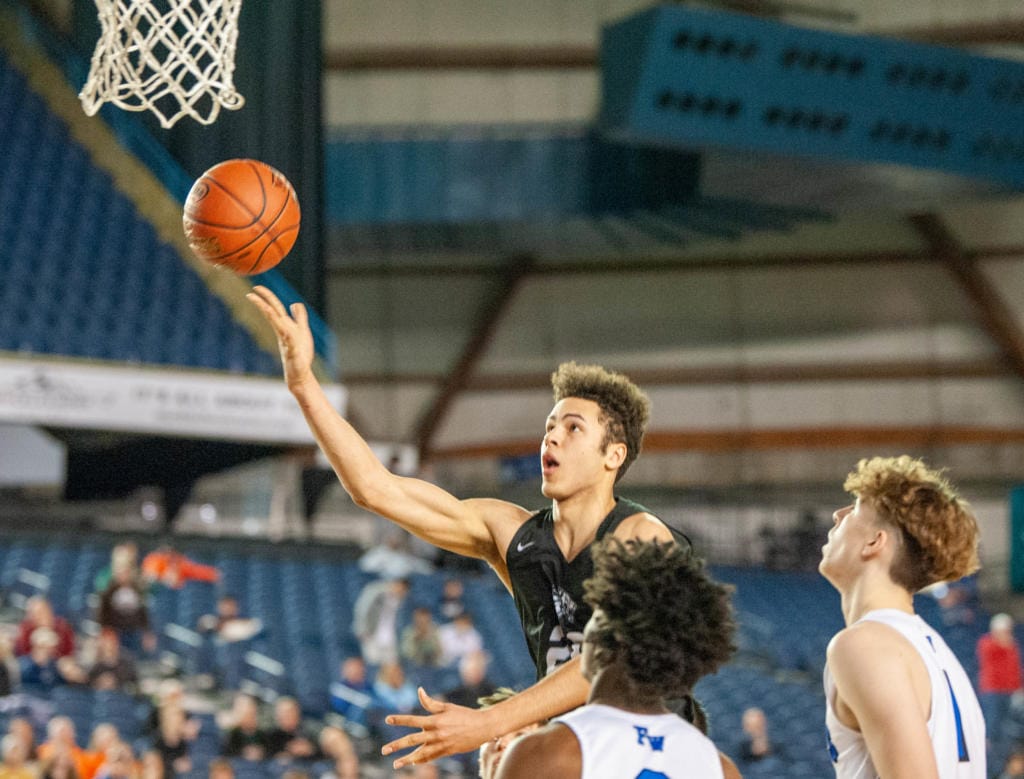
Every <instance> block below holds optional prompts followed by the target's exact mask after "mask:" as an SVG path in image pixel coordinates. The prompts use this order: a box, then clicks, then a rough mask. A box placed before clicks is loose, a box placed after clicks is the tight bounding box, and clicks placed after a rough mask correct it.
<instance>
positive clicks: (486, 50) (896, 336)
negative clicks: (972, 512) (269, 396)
mask: <svg viewBox="0 0 1024 779" xmlns="http://www.w3.org/2000/svg"><path fill="white" fill-rule="evenodd" d="M342 5H346V4H344V3H343V4H342ZM620 5H621V4H620ZM625 5H635V4H625ZM741 5H742V4H741ZM747 5H756V6H758V8H759V10H764V8H765V7H766V6H765V5H764V4H747ZM780 5H782V6H786V8H788V9H789V10H792V9H793V8H795V6H794V5H793V4H789V5H786V4H780ZM858 5H863V6H866V5H868V4H866V3H863V4H858V3H852V2H851V3H833V4H826V3H807V4H803V5H802V6H801V9H802V10H803V11H804V12H807V13H805V14H804V16H805V18H806V17H807V16H808V15H809V16H811V17H813V21H814V22H815V23H829V24H832V23H837V24H840V25H842V24H851V23H854V22H851V20H852V19H855V18H856V15H855V14H854V15H852V16H851V13H852V12H848V8H849V7H852V6H858ZM346 7H347V8H349V9H351V7H352V4H351V3H349V4H347V6H346ZM773 7H774V6H773ZM837 9H838V10H837ZM844 9H847V10H844ZM617 10H618V11H622V10H623V9H622V8H618V9H617ZM627 10H628V9H627ZM745 10H751V9H750V8H747V9H745ZM876 10H877V9H876ZM823 20H824V21H823ZM1019 21H1021V22H1022V23H1024V19H1022V20H1019ZM870 26H871V25H870V24H861V25H860V27H861V28H863V27H870ZM875 26H876V27H888V28H891V27H892V25H885V24H881V23H879V24H878V25H875ZM1022 30H1024V27H1022V25H1021V24H1017V23H1016V22H1014V23H1012V24H1008V23H1000V24H995V23H992V22H989V21H984V20H982V21H977V20H973V21H972V20H970V19H965V20H963V21H962V22H958V23H956V24H952V23H948V22H946V23H942V24H934V23H931V22H930V21H928V20H924V21H921V20H918V21H917V22H915V23H913V24H910V23H904V24H903V29H902V30H901V31H900V34H902V35H906V36H907V37H913V38H915V39H926V40H939V41H942V42H963V43H965V44H970V45H974V46H977V45H980V44H992V43H998V44H1000V46H1002V47H1003V48H1002V49H1001V50H1000V51H1001V52H1002V53H1006V52H1015V51H1016V49H1015V48H1014V47H1015V46H1016V45H1017V44H1018V43H1019V41H1020V40H1021V37H1022V35H1021V33H1022ZM583 38H585V36H582V37H581V39H580V40H582V39H583ZM559 51H560V52H561V54H558V52H559ZM556 54H558V56H560V57H561V61H558V57H556ZM332 56H333V58H334V59H333V64H332V67H333V68H334V73H335V76H339V74H340V77H342V78H344V77H345V75H346V74H348V75H349V76H352V77H353V78H355V79H362V78H364V77H365V76H366V73H367V72H373V73H374V77H375V78H378V79H380V78H386V77H388V74H392V75H395V77H396V78H399V79H400V78H404V77H408V76H409V74H410V73H414V74H415V75H416V77H419V76H421V75H426V74H430V73H434V72H442V73H446V74H449V75H450V74H451V73H452V72H453V71H454V72H457V71H458V70H459V69H460V68H461V67H465V68H467V69H470V70H474V72H478V71H479V70H480V69H481V68H484V69H485V70H488V71H493V72H500V71H502V69H512V70H517V69H518V70H520V71H522V70H523V69H527V70H528V69H530V68H531V67H534V66H536V67H540V68H541V69H543V68H563V69H568V70H572V71H574V72H579V71H582V70H585V69H586V68H588V67H589V68H592V67H593V62H594V57H593V48H592V46H591V47H590V48H588V44H587V43H586V41H585V40H583V42H582V43H580V42H579V40H577V45H576V46H575V47H568V48H566V47H562V48H561V49H558V48H557V47H556V48H551V47H548V48H543V47H542V48H537V47H530V46H502V45H498V44H495V45H494V46H490V47H488V46H476V47H473V46H470V47H466V46H464V45H452V46H449V47H447V48H445V47H438V46H433V47H430V46H427V47H417V46H404V47H403V46H397V45H395V43H394V40H393V39H391V40H389V41H385V42H383V43H381V44H380V45H379V46H377V47H376V48H375V47H374V46H373V45H363V46H362V47H361V48H358V49H356V48H355V47H353V46H351V45H350V46H349V49H348V53H347V54H346V49H345V48H344V47H343V46H342V47H339V48H338V49H336V50H335V52H334V54H333V55H332V54H331V52H330V51H329V52H328V57H329V61H330V58H331V57H332ZM431 58H433V59H431ZM531 58H534V59H531ZM545 58H547V59H545ZM588 58H589V59H588ZM549 60H550V61H549ZM401 74H405V75H404V76H402V75H401ZM353 89H354V87H353V86H352V85H349V86H348V87H345V88H344V89H341V91H345V92H346V93H347V94H352V93H353V92H352V90H353ZM329 91H330V90H329ZM341 121H342V123H344V120H343V118H342V120H341ZM695 150H696V151H699V152H700V153H701V155H702V166H703V173H702V186H701V192H702V195H703V196H705V197H706V198H708V199H710V200H715V199H721V200H724V201H727V202H731V203H743V202H747V203H750V204H751V205H752V207H754V208H758V209H772V208H777V209H779V213H780V214H785V215H786V216H785V217H784V218H782V219H780V220H778V223H773V222H772V221H771V220H767V221H766V220H757V219H752V220H751V221H750V222H749V223H747V224H741V225H740V227H741V229H739V230H738V231H737V233H736V234H732V235H728V236H721V237H707V236H705V237H703V238H702V239H701V240H697V241H693V240H691V241H688V242H686V244H685V245H683V246H680V245H677V244H673V242H672V241H666V240H662V239H660V238H659V236H658V235H657V233H654V234H652V233H651V231H649V230H645V229H643V226H642V225H640V226H638V225H637V224H635V223H632V222H631V221H630V220H628V219H621V220H615V219H609V220H603V222H600V221H599V222H598V223H595V222H594V221H589V222H579V223H571V222H570V223H560V224H557V225H553V226H549V228H548V229H547V231H546V234H544V235H541V236H536V235H534V234H532V233H529V232H526V231H517V230H516V229H515V226H514V225H513V226H512V228H511V229H509V228H508V226H506V227H505V228H504V229H500V228H497V227H496V228H494V229H493V231H492V232H491V233H485V234H484V235H482V236H481V234H480V232H479V231H477V232H476V233H474V234H472V235H468V236H467V235H463V234H460V233H459V232H458V231H452V230H449V231H447V232H446V233H443V234H440V236H439V237H438V236H435V238H436V240H423V236H422V235H421V236H419V238H417V236H416V234H415V232H410V231H408V230H407V231H405V232H404V233H403V232H401V231H391V232H389V233H387V234H386V235H377V234H373V233H372V232H371V233H363V234H362V235H359V236H354V235H351V234H349V235H347V236H341V237H339V236H335V237H334V239H333V240H334V241H335V243H334V245H335V246H340V247H343V251H340V252H337V253H336V254H335V255H332V257H331V258H330V260H329V279H328V295H327V297H328V301H329V310H328V312H327V318H328V320H329V322H330V324H331V325H332V326H333V328H334V329H335V331H336V332H337V334H338V337H339V346H340V350H341V363H342V366H343V381H344V382H345V383H346V385H347V386H348V388H349V391H350V400H351V408H352V417H353V420H354V421H355V422H356V424H357V426H359V427H360V429H361V430H362V431H363V432H364V433H365V434H366V435H367V436H369V437H372V438H375V439H378V440H386V441H396V442H405V443H409V444H412V445H414V446H415V447H416V448H417V449H418V450H419V452H420V454H421V456H423V457H425V458H427V459H432V460H434V461H437V462H448V463H452V462H455V463H458V462H463V463H468V462H469V461H471V460H474V459H477V458H493V457H494V456H495V455H517V454H519V455H524V456H529V455H530V454H531V453H532V452H534V451H535V450H536V446H537V440H538V438H539V436H540V432H541V423H542V420H543V418H544V416H546V414H547V411H548V409H549V407H550V389H549V386H548V375H549V374H550V372H551V370H552V369H553V368H554V367H555V366H556V365H557V364H558V363H559V362H561V361H563V360H568V359H575V360H578V361H588V362H591V361H592V362H598V363H601V364H604V365H606V366H608V367H611V368H614V369H617V370H621V371H623V372H626V373H628V374H630V375H632V376H634V377H635V378H636V379H637V380H638V381H640V382H641V383H642V384H643V385H644V386H645V387H646V388H647V389H648V390H649V391H650V393H651V395H652V398H653V400H654V416H653V420H652V433H651V435H650V437H649V442H648V450H649V451H655V452H662V453H664V455H665V457H664V458H663V462H662V464H660V465H659V464H658V463H656V462H655V463H652V464H651V465H649V472H648V476H647V477H648V478H651V479H652V480H667V481H670V482H671V481H673V480H677V481H678V480H679V478H678V477H676V476H675V475H674V474H676V473H678V472H679V471H680V470H687V469H689V471H690V472H691V474H706V473H709V472H710V471H711V470H714V468H715V467H718V466H717V465H713V464H709V463H712V461H713V462H714V463H717V464H718V465H720V464H721V462H722V460H721V459H715V458H716V457H721V456H733V455H736V454H737V453H741V452H748V453H749V452H751V451H754V452H763V453H765V452H766V453H768V454H766V455H765V457H766V458H767V460H772V461H773V462H774V461H777V460H778V459H779V458H786V459H788V460H789V462H790V463H793V462H797V461H799V462H801V463H803V465H802V466H800V467H796V466H794V467H786V468H780V467H779V466H777V465H770V464H767V460H765V462H762V463H761V464H760V465H759V466H758V467H756V468H754V469H753V471H754V473H752V475H751V476H750V478H751V479H752V480H754V481H757V480H758V479H762V480H769V481H770V480H772V479H773V478H774V477H773V474H774V475H775V476H779V477H780V478H791V479H793V480H797V481H799V480H801V479H811V480H813V479H814V478H816V476H815V471H816V468H815V464H816V463H819V464H820V463H824V462H827V461H829V459H830V458H831V457H832V456H833V455H836V456H838V457H840V458H842V461H843V462H844V463H846V462H848V458H849V457H850V456H851V454H853V453H861V452H868V451H870V450H878V449H893V450H896V449H900V450H908V449H909V450H914V451H918V452H924V453H928V452H934V453H937V454H938V455H939V456H942V457H944V458H945V459H946V460H947V461H948V460H949V459H953V460H956V459H957V456H956V454H955V452H954V450H957V449H958V448H960V449H964V448H966V449H969V450H971V452H972V453H973V456H975V459H977V458H976V455H977V454H978V447H982V448H984V447H988V449H986V452H987V454H986V456H985V458H983V459H985V460H986V461H987V463H988V464H990V466H991V472H992V473H993V474H998V475H1000V477H1005V478H1007V479H1012V478H1015V476H1014V474H1019V473H1020V470H1021V466H1022V464H1024V459H1022V457H1021V452H1022V451H1024V450H1022V449H1021V445H1022V444H1024V330H1022V328H1024V259H1022V258H1024V229H1022V228H1021V227H1020V225H1021V224H1022V219H1021V217H1024V200H1022V199H1020V198H1019V197H1018V196H1017V195H1016V194H1015V193H1014V192H1011V191H1008V190H1007V189H1006V188H1005V187H1001V186H999V185H996V184H994V183H990V182H985V181H980V180H971V179H966V178H961V177H956V176H952V175H946V174H939V173H934V172H928V171H922V170H913V169H909V168H903V167H898V166H888V165H886V166H883V165H854V164H845V163H837V162H828V161H824V160H813V159H806V158H787V157H773V156H770V155H764V154H754V153H749V152H748V153H743V152H736V151H732V150H727V149H720V148H698V149H695ZM787 209H788V210H787ZM693 457H698V458H701V459H702V462H704V464H705V466H706V467H704V468H698V469H696V471H695V470H694V468H693V467H692V466H693V459H692V458H693ZM680 458H683V459H680ZM686 458H690V459H686ZM649 459H652V460H656V459H657V457H654V458H649ZM466 467H467V468H470V466H468V465H467V466H466ZM840 467H842V466H840ZM982 467H984V466H979V468H978V470H981V468H982ZM470 470H472V469H471V468H470ZM641 470H642V469H641ZM726 470H728V471H729V473H730V474H733V475H734V474H735V472H736V470H735V468H734V467H730V468H728V469H726ZM783 471H785V473H783ZM456 472H458V468H456ZM666 474H669V475H668V477H667V479H666ZM641 478H645V474H643V473H641ZM700 478H701V477H700V476H699V475H693V476H691V477H687V478H686V479H682V481H688V480H690V479H692V480H694V481H699V479H700Z"/></svg>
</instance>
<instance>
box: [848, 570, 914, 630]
mask: <svg viewBox="0 0 1024 779" xmlns="http://www.w3.org/2000/svg"><path fill="white" fill-rule="evenodd" d="M841 597H842V608H843V618H844V620H845V621H846V624H847V625H852V624H853V623H854V622H856V621H857V620H859V619H860V618H861V617H863V616H864V615H865V614H867V613H868V612H871V611H877V610H878V609H897V610H899V611H904V612H906V613H907V614H913V613H914V596H913V595H912V594H911V593H910V592H908V591H907V590H906V588H904V587H902V586H900V585H899V584H896V583H895V582H894V581H893V580H892V579H890V578H889V576H888V575H887V574H881V573H876V574H874V575H870V576H863V577H861V578H860V579H857V580H856V581H854V582H852V583H851V585H850V586H849V587H847V588H844V589H843V590H842V591H841Z"/></svg>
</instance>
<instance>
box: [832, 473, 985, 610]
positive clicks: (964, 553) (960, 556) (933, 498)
mask: <svg viewBox="0 0 1024 779" xmlns="http://www.w3.org/2000/svg"><path fill="white" fill-rule="evenodd" d="M843 489H845V490H846V491H847V492H849V493H851V494H852V495H854V496H856V497H858V498H860V499H861V501H863V502H866V503H868V504H869V505H870V506H871V507H872V508H874V509H875V511H876V512H877V513H878V515H879V518H880V519H882V520H883V521H885V522H888V523H889V524H891V525H894V526H895V527H897V528H899V530H900V538H901V541H902V543H901V544H900V547H899V550H898V552H897V554H896V557H895V558H894V559H893V564H892V569H891V571H890V575H891V576H892V579H893V581H894V582H896V583H897V584H899V585H901V586H903V587H905V588H906V589H908V590H910V591H911V592H917V591H918V590H920V589H921V588H922V587H927V586H928V585H929V584H934V583H935V582H942V581H954V580H956V579H959V578H961V577H963V576H967V575H968V574H970V573H974V572H975V571H976V570H978V567H979V564H978V522H977V520H976V519H975V518H974V514H973V513H971V509H970V506H969V505H968V504H967V502H966V501H965V500H964V499H963V498H961V497H960V496H959V495H958V494H957V492H956V490H955V489H954V488H953V485H951V484H950V483H949V481H948V480H947V479H946V477H945V476H944V472H943V471H941V470H931V469H930V468H928V466H926V465H925V464H924V463H923V462H922V461H921V460H917V459H914V458H913V457H910V456H909V455H902V456H900V457H873V458H871V459H863V460H861V461H860V462H858V463H857V469H856V470H855V471H852V472H851V473H850V474H849V475H848V476H847V477H846V481H845V482H844V484H843Z"/></svg>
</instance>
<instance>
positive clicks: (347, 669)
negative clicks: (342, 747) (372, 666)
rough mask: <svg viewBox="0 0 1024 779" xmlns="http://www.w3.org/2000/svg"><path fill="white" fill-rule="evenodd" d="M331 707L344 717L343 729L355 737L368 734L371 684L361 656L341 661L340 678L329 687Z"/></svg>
mask: <svg viewBox="0 0 1024 779" xmlns="http://www.w3.org/2000/svg"><path fill="white" fill-rule="evenodd" d="M330 698H331V708H332V709H334V711H336V712H337V713H338V714H340V715H341V716H342V717H344V719H345V729H346V730H347V731H348V732H349V733H350V734H352V735H353V736H354V737H356V738H365V737H366V736H367V734H368V731H367V727H368V725H369V720H368V719H367V717H368V712H369V710H370V708H371V707H372V705H373V685H372V684H371V683H370V682H369V680H368V679H367V678H366V663H365V662H364V660H363V658H361V657H356V656H352V657H347V658H345V660H343V661H342V663H341V679H340V680H339V681H336V682H334V683H333V684H332V685H331V687H330Z"/></svg>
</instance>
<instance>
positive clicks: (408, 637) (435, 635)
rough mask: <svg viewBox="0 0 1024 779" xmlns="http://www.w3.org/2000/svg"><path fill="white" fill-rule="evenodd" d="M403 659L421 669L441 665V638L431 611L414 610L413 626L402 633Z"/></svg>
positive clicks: (420, 608) (426, 609) (423, 607)
mask: <svg viewBox="0 0 1024 779" xmlns="http://www.w3.org/2000/svg"><path fill="white" fill-rule="evenodd" d="M402 658H403V659H404V660H406V661H408V662H410V663H412V664H413V665H415V666H418V667H420V668H437V667H438V666H440V665H441V638H440V634H439V632H438V628H437V624H436V623H435V622H434V616H433V614H432V613H431V611H430V609H428V608H427V607H425V606H419V607H417V608H415V609H413V612H412V624H411V625H409V626H408V627H406V628H405V630H403V631H402Z"/></svg>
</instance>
